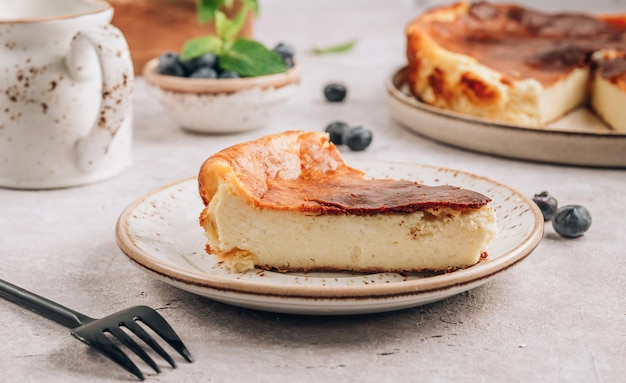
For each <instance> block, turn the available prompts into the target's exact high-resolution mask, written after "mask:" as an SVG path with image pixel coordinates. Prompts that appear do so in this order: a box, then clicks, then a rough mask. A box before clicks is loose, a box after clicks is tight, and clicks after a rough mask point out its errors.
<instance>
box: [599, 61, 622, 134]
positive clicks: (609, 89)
mask: <svg viewBox="0 0 626 383" xmlns="http://www.w3.org/2000/svg"><path fill="white" fill-rule="evenodd" d="M593 59H594V61H595V62H596V65H597V69H596V71H595V75H594V79H593V82H592V92H591V94H592V97H591V107H592V108H593V110H594V111H595V112H596V114H598V116H600V118H602V119H603V120H604V121H605V122H606V123H607V125H609V126H611V127H613V128H614V129H615V130H618V131H621V132H626V53H625V52H617V51H614V50H611V51H600V52H596V53H594V57H593Z"/></svg>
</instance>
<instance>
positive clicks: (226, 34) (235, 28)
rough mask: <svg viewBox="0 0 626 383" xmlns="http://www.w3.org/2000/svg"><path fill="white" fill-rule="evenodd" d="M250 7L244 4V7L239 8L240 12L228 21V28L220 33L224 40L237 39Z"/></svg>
mask: <svg viewBox="0 0 626 383" xmlns="http://www.w3.org/2000/svg"><path fill="white" fill-rule="evenodd" d="M248 9H249V7H248V6H247V5H245V4H244V6H243V7H241V9H240V10H239V13H237V15H236V16H235V17H234V18H233V19H232V20H231V21H230V22H229V23H228V26H227V28H226V29H225V30H224V31H223V33H221V34H220V37H221V38H222V40H224V41H235V39H237V35H238V34H239V31H241V28H242V27H243V23H244V21H245V20H246V15H247V14H248Z"/></svg>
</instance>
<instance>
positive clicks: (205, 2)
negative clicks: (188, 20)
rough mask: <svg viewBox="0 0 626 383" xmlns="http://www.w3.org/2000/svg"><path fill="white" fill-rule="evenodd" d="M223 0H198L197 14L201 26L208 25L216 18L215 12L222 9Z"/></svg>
mask: <svg viewBox="0 0 626 383" xmlns="http://www.w3.org/2000/svg"><path fill="white" fill-rule="evenodd" d="M223 2H224V1H223V0H197V3H196V14H197V17H198V22H199V23H200V24H204V23H207V22H209V21H211V20H213V18H215V12H216V11H217V10H218V9H219V8H220V6H221V5H222V3H223Z"/></svg>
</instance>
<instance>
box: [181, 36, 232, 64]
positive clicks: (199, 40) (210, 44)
mask: <svg viewBox="0 0 626 383" xmlns="http://www.w3.org/2000/svg"><path fill="white" fill-rule="evenodd" d="M222 47H223V43H222V40H220V39H219V37H217V36H213V35H208V36H202V37H196V38H195V39H191V40H188V41H187V42H186V43H185V45H183V49H182V50H181V53H180V59H181V60H183V61H186V60H189V59H192V58H196V57H200V56H202V55H203V54H205V53H208V52H211V53H214V54H215V55H216V56H219V54H220V52H221V50H222Z"/></svg>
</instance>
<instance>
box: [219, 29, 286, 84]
mask: <svg viewBox="0 0 626 383" xmlns="http://www.w3.org/2000/svg"><path fill="white" fill-rule="evenodd" d="M220 67H221V68H222V69H224V70H232V71H235V72H237V73H239V74H240V75H241V76H242V77H254V76H264V75H268V74H274V73H282V72H286V71H287V67H285V64H283V61H282V59H281V57H280V56H279V55H278V53H276V52H272V51H271V50H269V49H267V48H266V47H265V46H264V45H263V44H261V43H259V42H258V41H255V40H250V39H246V38H240V39H238V40H237V41H235V42H234V43H233V45H232V46H230V48H229V49H226V50H223V51H222V55H221V56H220Z"/></svg>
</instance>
